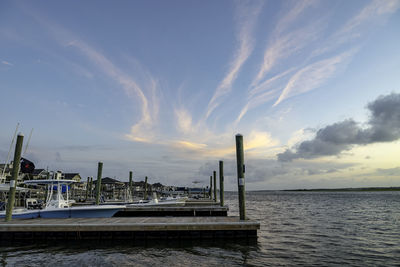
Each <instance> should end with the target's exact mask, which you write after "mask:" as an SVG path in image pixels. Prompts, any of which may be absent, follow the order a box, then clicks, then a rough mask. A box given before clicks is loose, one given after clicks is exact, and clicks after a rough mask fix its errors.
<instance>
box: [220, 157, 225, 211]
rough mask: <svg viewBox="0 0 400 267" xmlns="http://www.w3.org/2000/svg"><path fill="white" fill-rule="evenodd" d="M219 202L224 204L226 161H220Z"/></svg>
mask: <svg viewBox="0 0 400 267" xmlns="http://www.w3.org/2000/svg"><path fill="white" fill-rule="evenodd" d="M219 203H220V205H221V207H223V206H224V162H223V161H222V160H220V161H219Z"/></svg>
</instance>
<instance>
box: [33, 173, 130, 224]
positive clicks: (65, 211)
mask: <svg viewBox="0 0 400 267" xmlns="http://www.w3.org/2000/svg"><path fill="white" fill-rule="evenodd" d="M75 182H76V181H75V180H65V179H49V180H30V181H25V184H28V185H47V186H48V190H47V192H48V193H47V199H46V204H45V207H44V208H43V209H41V210H39V217H40V218H108V217H112V216H113V215H114V214H115V213H117V212H118V211H119V210H121V209H123V208H125V205H89V206H71V203H72V202H71V201H70V199H69V196H68V195H69V193H68V185H70V184H72V183H75ZM62 186H65V188H66V199H64V197H63V194H62V190H61V188H62ZM54 191H56V192H54Z"/></svg>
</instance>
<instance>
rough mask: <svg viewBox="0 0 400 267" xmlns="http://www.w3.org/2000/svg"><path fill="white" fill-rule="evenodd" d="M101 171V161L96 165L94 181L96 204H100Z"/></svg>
mask: <svg viewBox="0 0 400 267" xmlns="http://www.w3.org/2000/svg"><path fill="white" fill-rule="evenodd" d="M102 172H103V162H99V164H98V167H97V183H96V205H99V204H100V193H101V176H102Z"/></svg>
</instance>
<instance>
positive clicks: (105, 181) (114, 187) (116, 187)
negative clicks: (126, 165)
mask: <svg viewBox="0 0 400 267" xmlns="http://www.w3.org/2000/svg"><path fill="white" fill-rule="evenodd" d="M93 185H94V188H96V186H97V180H95V181H93ZM95 190H96V189H95ZM125 190H126V187H125V183H124V182H121V181H118V180H116V179H113V178H110V177H105V178H102V179H101V194H102V195H103V196H104V198H105V199H112V200H117V199H123V198H124V195H125ZM95 192H96V191H95Z"/></svg>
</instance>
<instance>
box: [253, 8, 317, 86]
mask: <svg viewBox="0 0 400 267" xmlns="http://www.w3.org/2000/svg"><path fill="white" fill-rule="evenodd" d="M314 5H315V1H297V3H296V4H295V5H294V6H293V7H292V8H291V9H290V10H289V11H288V12H287V13H286V14H285V16H283V18H282V19H281V20H279V21H278V23H277V27H276V28H275V30H274V33H273V34H272V36H273V37H272V41H271V42H270V44H268V46H267V48H266V49H265V52H264V61H263V63H262V64H261V67H260V70H259V72H258V74H257V75H256V77H255V79H254V80H253V82H252V87H257V85H258V84H259V83H260V81H261V80H262V79H263V78H264V77H265V75H266V74H267V73H268V72H269V71H270V70H271V69H272V68H273V67H274V66H275V65H276V64H277V63H278V62H279V61H280V60H282V59H284V58H287V57H289V56H290V55H292V54H294V53H295V52H297V51H299V50H300V49H302V48H303V47H304V46H306V45H307V44H308V43H310V42H312V41H313V40H315V38H316V36H318V32H319V31H320V28H321V27H320V26H319V25H321V23H312V24H309V25H307V26H306V27H303V28H300V29H297V30H295V31H289V32H287V29H288V28H289V26H290V25H292V24H293V23H294V22H296V20H297V19H299V17H300V16H301V15H302V14H303V13H304V12H305V11H306V10H307V9H308V8H310V7H312V6H314Z"/></svg>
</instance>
